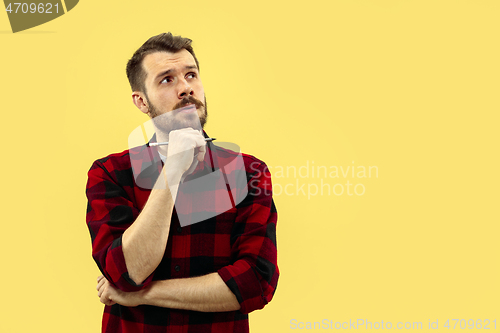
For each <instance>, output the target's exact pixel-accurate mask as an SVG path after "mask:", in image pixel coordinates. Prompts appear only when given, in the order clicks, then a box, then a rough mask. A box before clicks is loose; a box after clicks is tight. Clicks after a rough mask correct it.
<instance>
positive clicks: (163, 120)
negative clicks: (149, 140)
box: [146, 95, 208, 134]
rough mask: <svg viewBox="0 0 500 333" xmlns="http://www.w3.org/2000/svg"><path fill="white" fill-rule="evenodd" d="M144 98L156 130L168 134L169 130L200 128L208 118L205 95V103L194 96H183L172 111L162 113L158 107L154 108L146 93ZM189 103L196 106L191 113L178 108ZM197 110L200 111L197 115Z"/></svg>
mask: <svg viewBox="0 0 500 333" xmlns="http://www.w3.org/2000/svg"><path fill="white" fill-rule="evenodd" d="M146 100H147V102H148V105H149V113H150V116H151V119H152V120H153V123H154V125H155V127H156V128H157V130H158V131H161V132H164V133H165V134H168V133H170V132H171V131H175V130H179V129H183V128H188V127H191V128H193V129H196V130H202V129H203V128H205V124H206V122H207V118H208V113H207V98H206V97H205V103H202V102H201V101H200V100H198V99H196V98H194V97H193V96H188V97H185V98H183V99H182V100H181V101H180V102H179V103H177V104H176V105H175V106H174V108H173V110H172V111H170V112H166V113H163V114H161V113H160V112H159V111H158V108H156V107H155V106H154V105H153V104H152V103H151V101H150V100H149V99H148V97H147V95H146ZM189 104H193V105H194V106H195V107H196V111H195V112H192V113H184V112H181V111H182V110H180V109H182V108H184V107H185V106H187V105H189ZM191 107H192V106H191ZM188 108H189V107H188ZM188 108H185V109H188ZM185 109H183V110H185ZM198 110H200V111H201V115H198Z"/></svg>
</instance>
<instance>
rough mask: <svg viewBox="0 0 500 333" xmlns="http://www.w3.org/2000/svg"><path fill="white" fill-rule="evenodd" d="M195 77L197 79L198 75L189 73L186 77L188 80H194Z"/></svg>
mask: <svg viewBox="0 0 500 333" xmlns="http://www.w3.org/2000/svg"><path fill="white" fill-rule="evenodd" d="M195 77H196V73H188V74H187V75H186V78H188V79H194V78H195Z"/></svg>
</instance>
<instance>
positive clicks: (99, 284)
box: [96, 279, 106, 290]
mask: <svg viewBox="0 0 500 333" xmlns="http://www.w3.org/2000/svg"><path fill="white" fill-rule="evenodd" d="M104 282H106V279H102V280H101V281H99V282H98V283H97V287H96V289H97V290H99V289H101V287H102V285H103V284H104Z"/></svg>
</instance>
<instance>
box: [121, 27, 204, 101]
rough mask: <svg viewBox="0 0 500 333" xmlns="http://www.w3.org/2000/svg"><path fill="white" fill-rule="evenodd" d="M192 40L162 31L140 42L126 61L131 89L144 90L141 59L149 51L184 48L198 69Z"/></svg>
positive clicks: (179, 49)
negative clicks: (138, 46) (142, 42)
mask: <svg viewBox="0 0 500 333" xmlns="http://www.w3.org/2000/svg"><path fill="white" fill-rule="evenodd" d="M191 43H192V40H191V39H189V38H183V37H181V36H173V35H172V34H171V33H170V32H169V33H162V34H159V35H156V36H153V37H151V38H150V39H148V40H147V41H146V43H144V44H142V46H141V47H140V48H139V49H137V51H135V53H134V55H133V56H132V58H130V60H129V61H128V63H127V77H128V81H129V82H130V87H131V88H132V91H141V92H144V93H145V92H146V84H145V81H146V72H145V70H144V67H143V66H142V61H143V60H144V57H146V56H147V55H148V54H150V53H154V52H171V53H175V52H179V51H181V50H182V49H186V50H187V51H188V52H189V53H191V55H192V56H193V58H194V61H195V62H196V67H198V70H199V69H200V65H199V64H198V59H196V56H195V55H194V51H193V47H192V46H191Z"/></svg>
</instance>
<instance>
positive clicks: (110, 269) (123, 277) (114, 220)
mask: <svg viewBox="0 0 500 333" xmlns="http://www.w3.org/2000/svg"><path fill="white" fill-rule="evenodd" d="M108 161H109V160H108ZM108 169H109V166H108ZM108 169H107V168H106V167H105V166H104V164H103V163H102V162H100V161H96V162H94V164H93V165H92V167H91V168H90V170H89V172H88V182H87V188H86V194H87V198H88V205H87V226H88V228H89V231H90V236H91V238H92V257H93V258H94V260H95V262H96V263H97V266H98V267H99V269H100V271H101V272H102V274H103V275H104V276H105V277H106V279H107V280H108V281H109V282H110V283H112V284H113V285H114V286H116V287H117V288H118V289H120V290H123V291H137V290H140V289H143V288H144V287H146V286H147V285H148V284H149V283H150V282H151V281H152V279H153V275H152V274H151V275H150V276H149V277H148V278H147V279H146V280H145V281H144V282H143V283H142V284H136V283H135V282H134V281H133V280H132V279H131V278H130V276H129V274H128V271H127V266H126V263H125V257H124V256H123V250H122V236H123V233H124V232H125V230H126V229H127V228H128V227H129V226H130V225H131V224H132V223H133V222H134V221H135V219H136V218H137V216H138V215H139V209H138V208H137V207H136V206H135V205H134V203H133V202H132V200H131V199H130V197H129V195H128V194H127V192H126V191H125V189H124V188H123V187H122V186H120V185H119V184H118V181H117V176H116V175H117V174H119V173H120V171H117V170H108Z"/></svg>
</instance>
